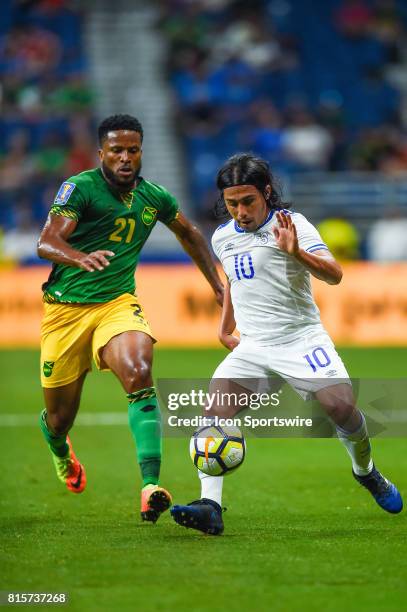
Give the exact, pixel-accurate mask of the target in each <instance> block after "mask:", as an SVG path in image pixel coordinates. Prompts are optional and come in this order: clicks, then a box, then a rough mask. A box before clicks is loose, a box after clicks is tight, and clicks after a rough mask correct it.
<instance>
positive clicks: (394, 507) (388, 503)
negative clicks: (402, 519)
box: [352, 465, 403, 514]
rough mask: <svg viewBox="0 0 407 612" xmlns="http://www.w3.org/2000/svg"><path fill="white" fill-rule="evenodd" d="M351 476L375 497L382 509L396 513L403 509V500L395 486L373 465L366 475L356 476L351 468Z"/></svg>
mask: <svg viewBox="0 0 407 612" xmlns="http://www.w3.org/2000/svg"><path fill="white" fill-rule="evenodd" d="M352 474H353V477H354V478H355V479H356V480H357V481H358V483H359V484H361V485H362V487H365V488H366V489H367V490H368V491H370V493H371V494H372V495H373V497H374V498H375V500H376V502H377V503H378V504H379V506H380V507H381V508H383V510H386V511H387V512H391V513H392V514H398V513H399V512H401V511H402V509H403V500H402V498H401V495H400V492H399V490H398V489H397V487H396V486H395V485H394V484H393V483H392V482H390V481H389V480H387V478H385V477H384V476H382V474H380V472H379V471H378V470H377V469H376V468H375V466H374V465H373V470H372V471H371V472H370V474H368V475H367V476H358V475H357V474H355V472H354V471H353V470H352Z"/></svg>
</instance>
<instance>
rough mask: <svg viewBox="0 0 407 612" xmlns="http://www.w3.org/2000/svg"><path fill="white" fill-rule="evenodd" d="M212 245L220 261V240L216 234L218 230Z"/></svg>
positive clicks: (213, 237)
mask: <svg viewBox="0 0 407 612" xmlns="http://www.w3.org/2000/svg"><path fill="white" fill-rule="evenodd" d="M211 245H212V250H213V252H214V253H215V255H216V257H217V258H218V259H219V261H220V256H219V240H218V236H217V234H216V231H215V233H214V234H213V236H212V239H211Z"/></svg>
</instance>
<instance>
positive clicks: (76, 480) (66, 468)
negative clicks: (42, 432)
mask: <svg viewBox="0 0 407 612" xmlns="http://www.w3.org/2000/svg"><path fill="white" fill-rule="evenodd" d="M66 441H67V443H68V446H69V452H68V454H67V455H66V456H65V457H57V455H54V453H52V458H53V460H54V465H55V469H56V471H57V476H58V478H59V480H60V481H61V482H63V483H64V484H66V486H67V488H68V489H69V490H70V491H72V493H82V491H83V490H84V488H85V486H86V472H85V468H84V467H83V465H82V464H81V463H79V461H78V459H77V458H76V455H75V453H74V452H73V448H72V443H71V440H70V438H69V436H67V437H66Z"/></svg>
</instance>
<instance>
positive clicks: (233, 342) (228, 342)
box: [219, 334, 240, 351]
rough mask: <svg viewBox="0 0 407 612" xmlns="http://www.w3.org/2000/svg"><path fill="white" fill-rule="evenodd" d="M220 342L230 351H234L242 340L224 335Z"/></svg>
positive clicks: (230, 335) (231, 335) (220, 337)
mask: <svg viewBox="0 0 407 612" xmlns="http://www.w3.org/2000/svg"><path fill="white" fill-rule="evenodd" d="M219 340H220V341H221V343H222V344H223V346H225V347H226V348H227V349H229V351H233V350H234V349H235V348H236V347H237V346H239V344H240V338H238V337H237V336H234V335H233V334H222V335H221V336H219Z"/></svg>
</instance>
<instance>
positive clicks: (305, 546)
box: [0, 349, 407, 612]
mask: <svg viewBox="0 0 407 612" xmlns="http://www.w3.org/2000/svg"><path fill="white" fill-rule="evenodd" d="M341 353H342V356H343V358H344V360H345V363H346V364H347V366H348V368H349V370H350V373H351V375H353V376H378V377H386V376H387V377H401V376H405V363H406V357H407V349H365V350H362V349H346V350H342V351H341ZM223 355H224V352H223V351H221V350H219V351H216V350H164V349H161V350H160V349H157V351H156V357H155V375H156V376H163V377H180V378H187V377H206V376H210V374H211V372H212V371H213V369H214V367H215V365H217V363H218V362H219V361H220V360H221V359H222V356H223ZM37 360H38V354H37V353H36V352H34V351H3V352H0V368H1V382H0V397H1V406H2V408H1V412H2V413H7V414H18V413H19V414H32V415H37V414H38V413H39V411H40V409H41V408H42V400H41V390H40V388H39V383H38V380H37V369H38V364H37ZM82 411H86V412H93V411H95V412H96V411H97V412H102V411H106V412H113V411H122V412H123V413H126V411H127V405H126V400H125V398H124V394H123V393H122V391H121V390H120V387H119V384H118V383H117V381H116V380H115V379H114V377H113V376H112V375H111V374H98V373H93V374H92V375H90V376H89V378H88V381H87V383H86V387H85V392H84V396H83V400H82ZM0 418H1V417H0ZM0 424H1V421H0ZM72 437H73V441H74V446H75V449H76V451H77V453H78V456H79V457H80V459H81V461H83V463H84V464H85V465H86V468H87V473H88V488H87V490H86V491H85V492H84V494H83V495H78V496H74V495H72V494H70V493H69V492H68V491H65V490H64V487H63V485H61V484H60V483H59V482H58V481H57V479H56V477H55V474H54V468H53V465H52V462H51V458H50V456H49V451H48V450H47V448H46V446H45V444H44V442H43V440H42V439H41V435H40V432H39V430H38V429H37V428H36V427H33V426H18V427H17V426H14V427H4V426H0V447H1V452H2V458H3V460H2V469H1V475H0V486H1V496H0V497H1V499H0V528H1V557H0V558H1V567H0V576H1V578H0V590H3V591H5V590H14V591H23V592H33V591H40V592H63V591H65V592H68V593H69V597H70V603H69V605H68V606H67V607H66V609H69V610H77V611H78V612H79V611H80V612H83V611H86V612H88V611H90V612H92V611H94V610H95V611H96V610H106V611H114V610H125V611H130V610H142V611H143V612H150V611H155V610H157V611H161V612H167V611H173V610H174V611H180V612H184V611H188V612H195V611H201V610H202V611H204V610H205V611H206V610H212V611H215V612H217V611H218V610H219V611H220V610H222V611H225V612H228V611H230V610H237V609H239V610H245V609H251V607H252V606H253V607H255V608H256V610H258V611H260V612H261V611H263V610H273V611H274V610H276V611H287V612H291V611H295V610H313V611H315V610H316V611H319V610H324V611H325V610H326V611H331V610H334V611H336V610H338V611H339V610H351V611H353V610H355V611H356V610H358V611H361V610H362V611H363V610H380V609H383V610H386V612H388V611H393V610H394V611H396V610H397V611H399V610H401V609H405V606H406V601H407V600H406V597H407V586H406V584H407V579H406V578H407V555H406V531H407V530H406V513H405V512H403V513H401V514H400V515H398V516H391V515H388V514H387V513H385V512H383V511H382V510H380V509H379V508H378V507H377V506H376V504H375V503H374V502H373V500H372V499H371V498H370V496H369V495H368V493H367V492H366V491H364V490H362V489H361V488H360V487H358V486H357V484H356V483H355V481H354V480H353V479H352V477H351V474H350V462H349V459H348V457H347V455H346V453H345V451H344V449H343V448H342V447H341V446H340V444H339V442H338V441H336V440H281V439H280V440H260V439H250V440H249V446H248V455H247V459H246V462H245V464H244V466H243V467H242V468H241V470H240V471H239V472H237V473H236V474H235V475H231V476H230V477H228V478H227V479H226V481H225V487H224V505H225V506H227V508H228V511H227V512H226V513H225V517H224V518H225V525H226V530H225V534H224V535H223V536H222V537H219V538H214V537H210V536H204V535H202V534H199V533H198V532H194V531H192V530H185V529H183V528H181V527H179V526H177V525H176V524H175V523H174V522H173V521H172V519H171V517H170V516H169V513H167V515H164V516H163V517H162V518H161V519H160V521H159V523H157V525H155V526H152V525H146V524H141V523H140V521H139V476H138V469H137V464H136V459H135V452H134V448H133V442H132V439H131V436H130V432H129V430H128V428H127V427H126V426H123V425H116V426H94V427H90V426H84V425H83V426H79V425H78V426H76V427H75V428H74V430H73V435H72ZM373 450H374V458H375V460H376V463H377V465H378V467H379V468H380V469H382V470H383V472H384V473H385V474H388V475H389V476H391V477H392V478H393V479H394V481H395V482H397V483H398V485H399V487H400V489H401V491H402V493H403V492H404V494H405V495H406V493H407V477H406V473H407V470H406V468H407V453H406V441H405V440H404V439H381V440H376V441H374V442H373ZM162 482H163V484H164V485H165V486H167V487H168V488H169V489H170V490H171V492H172V493H173V496H174V500H175V501H176V502H188V501H191V500H192V499H193V498H196V497H198V496H199V486H198V479H197V476H196V471H195V468H194V467H193V466H192V463H191V461H190V459H189V456H188V441H187V440H185V439H177V440H175V439H168V440H165V445H164V464H163V470H162ZM37 609H46V608H45V607H39V606H37Z"/></svg>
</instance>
